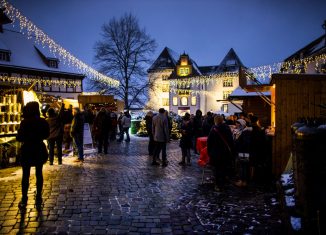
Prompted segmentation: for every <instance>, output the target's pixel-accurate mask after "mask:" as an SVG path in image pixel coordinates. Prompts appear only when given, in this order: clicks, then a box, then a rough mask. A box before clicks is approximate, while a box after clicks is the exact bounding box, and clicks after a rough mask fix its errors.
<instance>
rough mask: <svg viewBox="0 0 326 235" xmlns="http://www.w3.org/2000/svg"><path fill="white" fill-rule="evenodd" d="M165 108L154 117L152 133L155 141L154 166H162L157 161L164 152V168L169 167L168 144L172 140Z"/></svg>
mask: <svg viewBox="0 0 326 235" xmlns="http://www.w3.org/2000/svg"><path fill="white" fill-rule="evenodd" d="M164 113H165V110H164V108H160V109H159V113H158V114H157V115H155V116H154V117H153V124H152V132H153V138H154V141H155V148H154V155H153V161H152V165H153V166H155V165H160V164H159V163H158V162H157V160H158V159H159V156H160V153H161V151H162V166H163V167H166V166H167V165H168V161H167V157H166V143H167V142H168V141H169V140H170V135H169V123H168V119H167V117H166V116H165V114H164Z"/></svg>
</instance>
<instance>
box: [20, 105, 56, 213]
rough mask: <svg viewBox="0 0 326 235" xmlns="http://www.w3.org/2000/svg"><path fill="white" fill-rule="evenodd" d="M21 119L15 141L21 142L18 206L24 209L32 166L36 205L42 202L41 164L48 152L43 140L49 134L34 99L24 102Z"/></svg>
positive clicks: (45, 159) (45, 122)
mask: <svg viewBox="0 0 326 235" xmlns="http://www.w3.org/2000/svg"><path fill="white" fill-rule="evenodd" d="M23 118H24V119H23V120H22V121H21V123H20V127H19V129H18V133H17V137H16V138H17V141H20V142H23V144H22V147H21V165H22V169H23V176H22V183H21V184H22V199H21V201H20V202H19V208H21V209H24V208H25V207H26V205H27V200H28V188H29V176H30V170H31V167H32V166H35V175H36V198H35V202H36V204H37V205H40V204H41V203H42V190H43V172H42V169H43V164H44V163H46V161H47V159H48V152H47V149H46V146H45V144H44V143H43V140H45V139H46V138H48V136H49V134H50V128H49V124H48V123H47V121H46V120H45V119H44V118H41V117H40V107H39V104H38V103H37V102H35V101H32V102H29V103H27V104H26V106H25V107H24V110H23Z"/></svg>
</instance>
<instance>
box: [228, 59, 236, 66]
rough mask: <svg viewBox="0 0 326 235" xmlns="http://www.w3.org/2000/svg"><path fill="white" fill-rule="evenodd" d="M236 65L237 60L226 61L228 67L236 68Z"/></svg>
mask: <svg viewBox="0 0 326 235" xmlns="http://www.w3.org/2000/svg"><path fill="white" fill-rule="evenodd" d="M235 65H236V62H235V60H227V61H226V66H235Z"/></svg>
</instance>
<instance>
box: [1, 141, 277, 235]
mask: <svg viewBox="0 0 326 235" xmlns="http://www.w3.org/2000/svg"><path fill="white" fill-rule="evenodd" d="M146 153H147V138H138V137H133V138H132V139H131V142H130V143H126V142H122V143H116V142H113V143H111V144H110V150H109V154H108V155H100V156H98V155H89V156H86V158H85V162H84V163H75V162H73V158H72V157H66V158H64V160H63V165H61V166H59V165H56V163H55V164H54V165H53V166H50V165H48V164H47V165H45V166H44V170H43V172H44V192H43V200H44V205H43V207H42V208H41V209H36V207H35V201H34V193H35V190H36V188H35V177H34V174H33V173H32V174H31V184H30V190H29V201H28V206H27V209H26V211H20V210H19V209H18V202H19V201H20V198H21V185H20V180H21V169H20V168H18V167H15V168H9V169H2V170H0V177H1V178H0V234H17V233H18V234H35V233H36V234H282V225H281V222H280V213H279V209H278V203H277V202H276V195H275V193H274V192H264V191H262V190H259V189H257V188H255V187H252V186H251V187H248V188H247V189H238V188H235V187H232V186H230V187H229V188H228V189H227V190H226V192H225V193H218V192H215V191H214V190H213V188H212V184H210V183H209V181H207V179H206V183H204V184H203V185H201V173H202V171H201V169H200V168H199V167H198V165H197V164H196V162H197V159H198V156H193V157H192V158H193V159H192V166H187V167H181V166H179V165H178V162H179V161H180V149H179V147H178V142H176V141H172V142H171V143H170V144H169V145H168V159H169V165H168V166H167V167H165V168H163V167H161V166H151V164H150V163H151V159H150V158H149V157H148V155H147V154H146ZM33 171H34V170H33V169H32V172H33ZM209 176H210V173H209V172H207V173H206V176H205V178H206V177H207V178H208V177H209Z"/></svg>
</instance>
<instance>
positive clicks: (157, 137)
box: [152, 113, 169, 142]
mask: <svg viewBox="0 0 326 235" xmlns="http://www.w3.org/2000/svg"><path fill="white" fill-rule="evenodd" d="M152 122H153V123H152V132H153V137H154V141H156V142H168V141H169V124H168V119H167V117H166V116H165V115H164V114H163V113H159V114H157V115H156V116H154V117H153V121H152Z"/></svg>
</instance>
